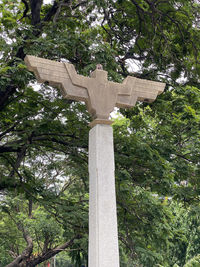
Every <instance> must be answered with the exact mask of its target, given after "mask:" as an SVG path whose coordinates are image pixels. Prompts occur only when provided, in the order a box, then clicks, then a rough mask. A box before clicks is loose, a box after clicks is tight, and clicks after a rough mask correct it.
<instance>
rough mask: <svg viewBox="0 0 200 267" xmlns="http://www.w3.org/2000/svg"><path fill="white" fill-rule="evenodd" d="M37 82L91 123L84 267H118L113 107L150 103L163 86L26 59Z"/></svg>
mask: <svg viewBox="0 0 200 267" xmlns="http://www.w3.org/2000/svg"><path fill="white" fill-rule="evenodd" d="M25 63H26V65H27V66H28V69H29V70H30V71H33V72H34V73H35V75H36V78H37V80H38V81H39V82H46V81H48V82H49V84H50V85H52V86H57V87H59V88H60V89H61V92H62V94H63V97H64V98H68V99H72V100H77V101H84V102H85V103H86V105H87V109H88V111H89V113H90V114H91V115H92V117H93V119H94V120H93V121H92V122H91V123H90V126H91V127H92V129H91V130H90V134H89V180H90V200H89V267H119V252H118V234H117V216H116V196H115V177H114V149H113V132H112V127H111V126H110V124H111V123H112V121H110V120H109V115H110V112H112V111H113V109H114V107H115V106H116V107H121V108H130V107H133V106H134V105H135V103H136V101H137V100H139V101H145V102H153V101H154V100H155V99H156V97H157V95H158V94H161V93H162V92H163V90H164V87H165V84H164V83H160V82H154V81H148V80H143V79H138V78H135V77H132V76H128V77H127V78H126V79H125V80H124V81H123V83H115V82H111V81H108V80H107V72H106V71H104V70H102V67H101V65H98V67H97V69H96V70H95V71H93V72H92V73H91V75H90V77H85V76H82V75H79V74H77V73H76V70H75V68H74V66H73V65H72V64H69V63H63V62H55V61H52V60H48V59H43V58H39V57H34V56H26V58H25Z"/></svg>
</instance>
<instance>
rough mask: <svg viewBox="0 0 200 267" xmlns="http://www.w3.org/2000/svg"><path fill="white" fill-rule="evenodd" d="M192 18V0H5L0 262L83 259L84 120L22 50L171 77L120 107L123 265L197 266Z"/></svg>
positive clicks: (112, 72)
mask: <svg viewBox="0 0 200 267" xmlns="http://www.w3.org/2000/svg"><path fill="white" fill-rule="evenodd" d="M199 19H200V3H199V1H198V0H177V1H176V0H169V1H162V0H107V1H99V0H82V1H81V0H74V1H70V0H54V1H53V0H52V1H51V3H49V4H45V1H42V0H0V47H1V51H0V192H1V195H0V201H1V202H0V218H1V222H0V228H1V231H0V266H8V267H12V266H27V267H28V266H29V267H30V266H36V265H37V264H40V263H41V264H43V263H44V262H46V261H48V260H50V259H52V258H53V257H54V256H55V255H56V258H57V262H58V263H57V264H58V266H67V265H69V266H70V264H72V263H73V266H78V267H80V266H81V265H85V266H87V246H88V245H87V242H88V241H87V240H88V236H87V233H88V198H89V196H88V171H87V158H88V132H89V127H88V122H89V121H90V119H91V118H90V115H89V114H88V112H87V111H86V109H85V105H84V104H82V103H75V102H73V101H69V100H63V99H62V97H61V95H60V92H59V90H57V88H52V87H50V86H48V84H43V85H41V86H39V85H38V84H37V83H36V79H35V77H34V75H33V74H32V73H30V72H29V71H28V70H27V68H26V66H25V64H24V57H25V55H26V54H30V55H36V56H40V57H44V58H48V59H54V60H58V61H63V60H67V61H69V62H71V63H73V64H74V65H75V67H76V69H77V71H78V72H79V73H81V74H83V75H89V73H90V71H92V70H94V69H95V66H96V64H97V63H101V64H102V65H103V67H104V69H105V70H107V71H108V75H109V79H110V80H113V81H118V82H121V81H122V80H123V79H124V78H125V77H126V76H127V75H133V76H136V77H140V78H145V79H151V80H155V81H163V82H166V88H165V92H164V93H163V94H162V95H160V96H159V97H158V98H157V100H156V101H155V102H154V103H152V104H144V103H137V105H136V106H135V107H134V108H132V109H131V110H119V111H118V115H117V116H116V115H115V117H117V118H116V119H115V122H114V124H113V129H114V139H115V163H116V189H117V205H118V224H119V240H120V261H121V263H120V264H121V265H120V266H121V267H132V266H146V267H151V266H152V267H154V266H160V267H161V266H163V267H167V266H174V267H175V266H176V267H177V266H179V267H181V266H185V267H190V266H199V265H198V264H200V263H199V262H200V256H199V255H200V250H199V249H200V241H199V240H200V239H199V236H200V224H199V216H200V206H199V195H200V192H199V191H200V182H199V181H200V179H199V178H200V161H199V158H200V85H199V80H200V77H199V76H200V42H199V40H200V28H199V25H200V24H199V23H200V21H199ZM59 255H60V256H59ZM62 255H63V256H62Z"/></svg>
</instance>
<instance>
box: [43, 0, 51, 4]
mask: <svg viewBox="0 0 200 267" xmlns="http://www.w3.org/2000/svg"><path fill="white" fill-rule="evenodd" d="M51 2H53V0H44V1H43V3H44V4H50V3H51Z"/></svg>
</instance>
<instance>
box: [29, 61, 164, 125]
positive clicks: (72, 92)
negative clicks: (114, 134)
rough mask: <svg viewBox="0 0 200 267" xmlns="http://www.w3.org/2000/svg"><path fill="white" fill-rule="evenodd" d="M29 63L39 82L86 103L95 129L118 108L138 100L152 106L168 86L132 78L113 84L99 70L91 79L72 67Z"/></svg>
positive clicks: (51, 62) (65, 95) (41, 62)
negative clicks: (57, 88) (150, 103)
mask: <svg viewBox="0 0 200 267" xmlns="http://www.w3.org/2000/svg"><path fill="white" fill-rule="evenodd" d="M25 63H26V64H27V66H28V69H29V70H31V71H33V72H34V73H35V75H36V78H37V80H38V81H39V82H45V81H48V82H49V84H50V85H52V86H54V85H56V86H58V87H59V88H60V89H61V92H62V94H63V96H64V97H65V98H69V99H72V100H77V101H84V102H85V103H86V105H87V109H88V111H89V112H90V114H91V115H92V117H93V118H94V119H96V120H95V122H94V123H91V125H95V124H97V122H98V121H99V123H102V120H103V121H104V122H105V121H106V120H107V121H109V115H110V112H112V111H113V109H114V107H115V106H117V107H122V108H130V107H133V106H134V105H135V103H136V101H137V100H139V101H146V102H152V101H154V100H155V99H156V97H157V95H158V94H160V93H162V92H163V90H164V87H165V84H164V83H160V82H154V81H148V80H143V79H138V78H135V77H132V76H128V77H127V78H126V79H125V80H124V81H123V83H121V84H120V83H115V82H110V81H108V79H107V71H104V70H102V69H101V68H100V67H98V68H97V69H96V70H95V71H93V72H92V73H91V75H90V77H84V76H82V75H79V74H77V73H76V70H75V68H74V66H73V65H72V64H69V63H62V62H56V61H52V60H48V59H43V58H39V57H34V56H26V58H25Z"/></svg>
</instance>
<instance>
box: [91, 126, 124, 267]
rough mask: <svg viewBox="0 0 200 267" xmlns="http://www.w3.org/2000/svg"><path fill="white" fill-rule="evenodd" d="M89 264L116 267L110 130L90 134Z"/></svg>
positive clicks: (117, 262)
mask: <svg viewBox="0 0 200 267" xmlns="http://www.w3.org/2000/svg"><path fill="white" fill-rule="evenodd" d="M89 179H90V192H89V193H90V200H89V267H119V248H118V233H117V214H116V194H115V176H114V149H113V130H112V127H111V126H110V125H104V124H97V125H96V126H94V127H93V128H92V129H91V130H90V133H89Z"/></svg>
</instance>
